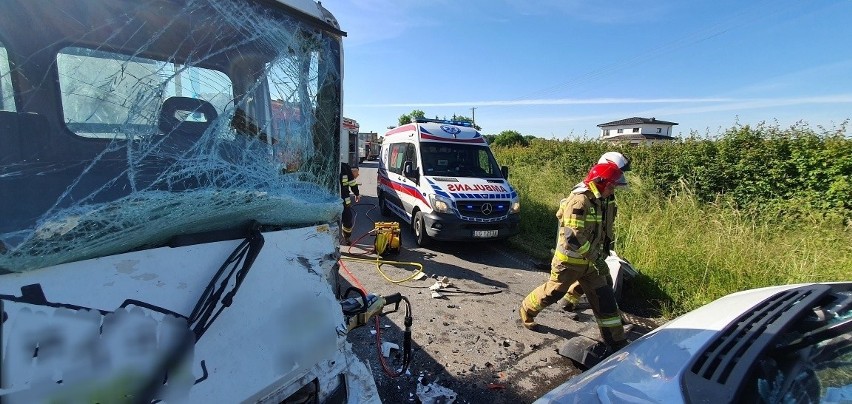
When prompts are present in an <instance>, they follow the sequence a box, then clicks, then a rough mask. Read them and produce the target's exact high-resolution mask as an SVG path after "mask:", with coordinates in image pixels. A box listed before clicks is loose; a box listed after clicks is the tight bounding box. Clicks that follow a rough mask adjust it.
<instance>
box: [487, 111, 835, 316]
mask: <svg viewBox="0 0 852 404" xmlns="http://www.w3.org/2000/svg"><path fill="white" fill-rule="evenodd" d="M846 131H847V126H846V123H843V124H841V125H840V126H839V127H837V128H831V129H826V128H822V127H819V128H817V129H812V128H810V127H808V126H807V125H806V124H799V125H795V126H793V127H790V128H780V127H778V125H769V124H763V125H758V126H755V127H750V126H739V125H737V126H734V127H732V128H730V129H728V130H727V131H725V132H724V133H723V134H721V135H719V136H712V137H711V136H699V135H697V134H692V135H691V136H689V137H688V138H684V139H681V140H680V141H678V142H670V143H666V144H657V145H651V146H640V147H630V146H626V145H624V146H612V145H607V144H604V143H602V142H599V141H596V140H578V139H574V140H546V139H537V138H529V137H523V136H520V134H517V133H516V132H515V133H509V134H506V133H505V132H504V133H501V134H500V135H497V137H500V136H501V135H502V136H503V140H506V139H508V138H514V139H523V141H520V140H518V141H516V142H492V143H493V144H492V146H493V148H494V152H495V154H496V157H497V160H498V161H499V162H500V164H502V165H507V166H509V167H510V170H509V172H510V174H509V177H510V181H511V183H512V184H513V185H514V186H515V187H516V188H518V192H519V193H520V195H521V215H522V220H521V226H522V230H521V234H520V235H518V236H516V237H514V238H513V240H512V241H511V242H512V243H513V244H515V245H517V246H518V247H520V248H522V249H524V250H526V251H527V252H529V253H531V254H533V255H534V256H536V257H538V258H541V259H544V260H549V257H550V249H551V248H553V246H554V244H555V238H556V218H555V216H554V214H555V212H556V208H557V206H558V203H559V200H560V199H561V198H563V197H565V196H566V195H567V194H568V192H570V190H571V188H573V186H574V184H576V183H577V182H579V181H580V180H582V178H583V177H584V176H585V173H586V171H587V170H588V168H589V167H590V166H591V164H593V163H594V162H595V161H596V160H597V159H598V157H599V156H600V155H601V154H602V153H604V152H605V151H610V150H615V151H620V152H622V153H623V154H625V155H626V156H628V157H629V158H631V160H632V161H633V163H632V167H633V171H631V172H629V173H628V175H627V176H628V179H629V182H630V187H629V189H627V190H622V191H620V192H619V194H618V196H617V197H618V203H619V218H618V220H617V223H616V234H617V238H618V239H617V241H616V250H617V252H618V253H619V255H620V256H622V257H623V258H626V259H627V260H629V261H630V262H631V263H632V264H633V265H634V266H635V267H636V268H637V269H638V270H639V271H640V272H641V274H642V276H640V277H639V279H637V280H636V281H635V282H633V283H631V285H632V286H633V290H632V293H633V294H638V295H640V296H641V297H642V298H643V299H644V300H646V301H650V302H652V304H653V305H654V306H655V309H656V311H657V312H658V313H660V314H661V315H662V316H664V317H669V318H670V317H673V316H676V315H678V314H681V313H684V312H686V311H689V310H692V309H694V308H696V307H698V306H701V305H703V304H706V303H709V302H710V301H712V300H714V299H716V298H718V297H721V296H723V295H726V294H729V293H732V292H735V291H740V290H744V289H749V288H756V287H762V286H771V285H777V284H787V283H798V282H813V281H841V280H850V279H852V138H850V137H849V136H848V135H847V134H846ZM507 132H512V131H507ZM516 135H517V136H516ZM492 139H494V138H492ZM501 143H502V144H506V143H509V144H510V145H508V146H501V145H500V144H501Z"/></svg>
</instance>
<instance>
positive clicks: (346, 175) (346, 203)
mask: <svg viewBox="0 0 852 404" xmlns="http://www.w3.org/2000/svg"><path fill="white" fill-rule="evenodd" d="M356 178H358V169H357V168H356V169H353V168H352V167H350V166H349V164H347V163H343V162H341V163H340V198H342V199H343V216H342V217H341V220H340V221H341V223H340V227H341V228H342V230H343V243H344V244H346V245H349V244H350V243H351V237H352V226H353V225H354V221H355V220H354V216H353V215H352V198H351V197H350V196H349V190H350V189H351V190H352V194H354V195H355V203H358V202H361V192H359V191H358V183H357V182H355V179H356Z"/></svg>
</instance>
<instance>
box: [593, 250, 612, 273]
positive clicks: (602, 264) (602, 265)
mask: <svg viewBox="0 0 852 404" xmlns="http://www.w3.org/2000/svg"><path fill="white" fill-rule="evenodd" d="M594 265H595V270H597V272H598V275H609V266H608V265H607V264H606V255H604V254H603V253H600V254H598V257H597V258H595V262H594Z"/></svg>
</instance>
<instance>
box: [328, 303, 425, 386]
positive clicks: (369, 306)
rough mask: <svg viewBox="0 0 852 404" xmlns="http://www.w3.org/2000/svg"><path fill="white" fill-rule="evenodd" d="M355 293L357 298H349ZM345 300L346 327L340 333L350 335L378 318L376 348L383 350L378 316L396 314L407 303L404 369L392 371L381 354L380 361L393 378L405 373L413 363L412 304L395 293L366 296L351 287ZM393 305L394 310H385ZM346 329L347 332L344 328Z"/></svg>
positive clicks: (403, 349)
mask: <svg viewBox="0 0 852 404" xmlns="http://www.w3.org/2000/svg"><path fill="white" fill-rule="evenodd" d="M351 292H355V293H356V294H357V296H354V297H347V296H349V295H350V294H351ZM343 297H344V300H342V301H341V302H340V308H341V310H343V317H344V321H345V326H342V327H341V329H338V333H348V332H349V331H352V330H353V329H355V328H358V327H360V326H362V325H366V324H367V321H368V320H369V319H370V318H372V317H376V347H377V349H379V351H380V350H381V345H382V344H381V341H380V339H381V334H382V333H381V329H380V328H379V322H378V316H382V315H386V314H390V313H396V312H397V311H399V304H400V303H401V302H404V303H405V323H404V324H405V331H404V332H403V342H402V368H401V369H400V370H399V371H397V372H393V371H391V370H390V369H389V368H388V366H387V364H386V363H385V361H384V357H383V356H382V355H381V353H380V354H379V360H380V361H381V363H382V367H383V368H384V369H385V372H386V373H387V374H388V375H389V376H391V377H397V376H399V375H401V374H403V373H405V371H406V369H408V365H409V363H410V362H411V325H412V324H413V323H414V318H413V317H412V316H411V303H409V301H408V298H406V297H405V296H403V295H401V294H399V293H394V294H391V295H388V296H379V295H374V294H372V293H370V294H366V293H364V292H363V291H362V290H361V289H358V288H355V287H350V288H349V289H347V290H346V293H344V294H343ZM390 305H393V309H392V310H385V308H386V307H389V306H390ZM344 327H345V331H344V330H343V328H344Z"/></svg>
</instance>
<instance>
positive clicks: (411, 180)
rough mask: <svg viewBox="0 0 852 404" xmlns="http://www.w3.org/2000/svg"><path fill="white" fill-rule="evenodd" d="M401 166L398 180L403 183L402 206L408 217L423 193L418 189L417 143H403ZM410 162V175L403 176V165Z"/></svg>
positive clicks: (419, 180)
mask: <svg viewBox="0 0 852 404" xmlns="http://www.w3.org/2000/svg"><path fill="white" fill-rule="evenodd" d="M403 152H404V154H403V159H402V161H403V163H402V164H403V166H402V170H403V171H400V173H399V180H400V182H402V183H403V184H405V187H406V192H404V193H402V194H401V197H402V198H401V199H402V206H403V208H404V209H405V213H406V214H408V215H409V216H408V217H409V219H410V218H411V217H412V216H411V213H412V212H413V211H414V207H415V206H417V204H418V203H419V202H420V200H419V198H420V197H421V196H422V195H423V193H422V192H421V191H420V182H421V179H420V165H419V163H418V158H417V154H418V153H417V145H416V144H414V143H405V150H404V151H403ZM408 163H410V164H411V170H410V173H411V174H412V175H411V176H408V177H406V176H405V172H404V169H405V165H406V164H408ZM424 208H425V207H424V206H421V209H420V210H423V209H424Z"/></svg>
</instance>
